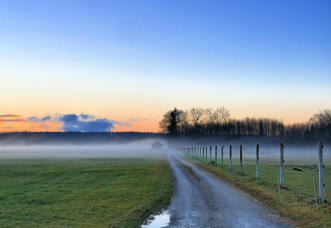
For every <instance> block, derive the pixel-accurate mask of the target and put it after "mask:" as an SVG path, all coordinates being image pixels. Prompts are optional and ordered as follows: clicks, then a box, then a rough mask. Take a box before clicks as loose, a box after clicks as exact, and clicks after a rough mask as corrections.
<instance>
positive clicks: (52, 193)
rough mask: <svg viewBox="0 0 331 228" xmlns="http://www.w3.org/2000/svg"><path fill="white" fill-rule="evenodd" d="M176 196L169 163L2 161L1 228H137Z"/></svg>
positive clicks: (134, 161) (0, 181) (156, 161)
mask: <svg viewBox="0 0 331 228" xmlns="http://www.w3.org/2000/svg"><path fill="white" fill-rule="evenodd" d="M172 191H173V186H172V177H171V171H170V169H169V167H168V164H167V161H166V160H161V159H160V160H147V159H79V160H74V159H67V160H55V159H53V160H46V159H45V160H2V161H0V226H1V227H111V226H113V227H137V226H138V225H139V224H141V222H142V221H143V220H144V219H146V217H148V216H149V215H150V214H152V213H153V212H155V211H157V210H159V209H160V208H161V207H162V206H165V205H166V204H167V203H168V202H169V201H170V198H171V195H172Z"/></svg>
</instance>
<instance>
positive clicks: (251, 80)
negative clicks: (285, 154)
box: [0, 0, 331, 128]
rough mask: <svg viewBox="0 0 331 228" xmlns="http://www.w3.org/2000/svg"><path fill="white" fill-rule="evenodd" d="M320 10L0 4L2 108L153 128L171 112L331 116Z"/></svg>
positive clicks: (330, 7) (253, 4)
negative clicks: (326, 112)
mask: <svg viewBox="0 0 331 228" xmlns="http://www.w3.org/2000/svg"><path fill="white" fill-rule="evenodd" d="M330 12H331V2H330V1H296V0H291V1H248V0H247V1H222V0H219V1H157V0H155V1H78V0H71V1H68V0H67V1H47V0H43V1H35V0H31V1H23V0H20V1H17V0H10V1H9V0H4V1H1V2H0V15H1V17H0V18H1V19H0V50H1V52H0V75H1V77H2V78H3V80H2V81H3V82H4V83H3V87H5V88H4V90H2V92H0V95H2V96H6V97H8V99H6V101H2V102H1V103H0V105H1V107H3V111H4V112H5V113H3V114H8V113H14V114H20V115H26V116H44V115H54V114H56V113H76V114H77V115H79V114H80V113H82V112H84V113H90V114H91V115H96V116H100V117H107V118H110V119H115V120H118V121H127V119H130V118H141V119H146V118H147V119H150V120H151V121H152V122H153V121H154V122H153V123H154V125H153V126H154V128H157V122H158V121H159V119H158V117H160V118H161V116H162V113H163V112H164V111H166V110H168V109H170V108H172V107H174V106H178V107H179V108H189V107H191V106H202V107H217V106H219V105H224V106H225V107H226V108H228V109H230V111H231V112H232V114H233V116H235V117H244V116H247V115H248V116H257V117H264V116H270V117H274V118H279V119H284V120H287V121H290V122H293V121H295V120H296V119H298V120H304V119H307V118H309V116H310V115H311V114H312V113H314V112H317V111H319V110H320V109H324V108H330V107H331V102H330V99H329V98H330V97H331V92H330V91H329V90H330V89H329V88H330V86H331V76H330V73H331V64H330V63H331V45H330V37H331V34H330V33H331V28H330V25H331V23H330V22H331V18H330V17H331V13H330ZM31 88H33V90H31ZM47 100H48V101H49V100H51V101H52V102H51V103H52V105H50V102H48V101H47ZM27 102H30V106H27V105H26V104H27ZM137 103H139V105H137ZM0 114H2V113H0ZM296 116H297V117H296ZM152 122H151V123H149V124H152Z"/></svg>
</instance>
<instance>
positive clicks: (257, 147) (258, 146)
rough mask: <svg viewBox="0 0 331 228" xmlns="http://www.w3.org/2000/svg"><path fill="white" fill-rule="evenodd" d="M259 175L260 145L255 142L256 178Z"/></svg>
mask: <svg viewBox="0 0 331 228" xmlns="http://www.w3.org/2000/svg"><path fill="white" fill-rule="evenodd" d="M259 176H260V145H259V144H256V179H258V178H259Z"/></svg>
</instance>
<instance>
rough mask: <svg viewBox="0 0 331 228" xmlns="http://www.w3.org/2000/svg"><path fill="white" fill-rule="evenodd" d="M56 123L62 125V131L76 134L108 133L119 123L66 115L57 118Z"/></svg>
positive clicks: (84, 116) (86, 116)
mask: <svg viewBox="0 0 331 228" xmlns="http://www.w3.org/2000/svg"><path fill="white" fill-rule="evenodd" d="M58 121H59V122H62V123H63V126H62V128H63V130H64V131H78V132H110V131H111V130H112V129H114V124H118V123H121V122H117V121H113V120H109V119H97V118H95V117H94V116H92V115H87V114H81V115H79V116H77V115H76V114H67V115H62V116H59V117H58Z"/></svg>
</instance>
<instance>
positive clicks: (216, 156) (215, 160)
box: [215, 145, 217, 165]
mask: <svg viewBox="0 0 331 228" xmlns="http://www.w3.org/2000/svg"><path fill="white" fill-rule="evenodd" d="M215 165H217V145H216V146H215Z"/></svg>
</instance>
